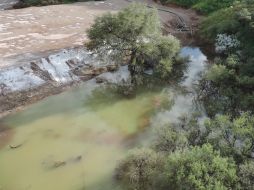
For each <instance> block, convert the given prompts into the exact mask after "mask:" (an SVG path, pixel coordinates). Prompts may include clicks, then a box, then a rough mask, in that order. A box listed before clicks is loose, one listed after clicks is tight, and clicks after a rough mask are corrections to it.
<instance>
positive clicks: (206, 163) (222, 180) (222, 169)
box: [164, 144, 237, 190]
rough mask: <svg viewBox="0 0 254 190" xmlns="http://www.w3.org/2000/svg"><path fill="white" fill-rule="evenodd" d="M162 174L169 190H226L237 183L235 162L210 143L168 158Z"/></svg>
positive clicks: (178, 152)
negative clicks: (222, 155)
mask: <svg viewBox="0 0 254 190" xmlns="http://www.w3.org/2000/svg"><path fill="white" fill-rule="evenodd" d="M164 173H165V176H166V180H165V182H166V184H167V185H168V189H172V190H173V189H177V190H193V189H195V190H214V189H218V190H226V189H235V187H236V184H237V175H236V166H235V163H234V162H233V161H232V159H229V158H223V157H221V156H220V154H219V152H217V151H214V150H213V148H212V146H211V145H209V144H205V145H203V146H202V147H193V148H191V149H190V150H184V151H176V152H175V153H173V154H171V155H169V157H168V159H167V161H166V167H165V172H164Z"/></svg>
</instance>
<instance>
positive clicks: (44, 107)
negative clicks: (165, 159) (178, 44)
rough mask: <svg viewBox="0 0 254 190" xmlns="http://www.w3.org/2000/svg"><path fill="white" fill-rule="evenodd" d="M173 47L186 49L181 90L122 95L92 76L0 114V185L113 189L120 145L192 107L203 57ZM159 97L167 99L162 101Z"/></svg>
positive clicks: (19, 189)
mask: <svg viewBox="0 0 254 190" xmlns="http://www.w3.org/2000/svg"><path fill="white" fill-rule="evenodd" d="M181 54H182V55H183V56H190V62H189V64H188V69H187V71H186V73H185V79H184V80H183V81H182V82H181V84H180V86H181V87H183V88H185V89H186V90H187V91H188V92H189V93H181V92H180V91H178V90H175V89H174V88H172V87H171V86H166V87H161V89H160V90H156V91H152V90H150V91H145V92H144V91H142V92H141V93H139V94H137V96H136V97H135V98H131V99H124V98H120V97H117V96H114V94H113V93H112V94H111V93H110V92H105V91H103V88H102V86H101V84H97V83H96V81H95V79H92V80H89V81H87V82H85V83H84V84H82V85H81V86H79V87H75V88H73V89H71V90H69V91H67V92H64V93H62V94H59V95H56V96H51V97H48V98H46V99H44V100H42V101H40V102H38V103H36V104H33V105H31V106H29V107H28V108H27V109H26V110H24V111H22V112H19V113H16V114H13V115H11V116H8V117H6V118H4V119H2V120H1V121H0V168H1V169H0V189H1V190H29V189H31V190H45V189H52V190H60V189H61V190H81V189H83V190H84V189H86V190H102V189H103V190H114V189H119V187H118V186H117V185H116V184H115V183H114V180H113V179H112V176H113V172H114V168H115V167H116V166H117V162H118V161H119V160H120V159H121V158H123V157H124V156H125V155H126V154H127V152H128V150H129V149H131V148H134V147H138V146H140V145H141V144H144V142H147V141H148V140H149V139H152V136H151V135H152V134H153V133H151V131H153V129H154V128H155V127H157V126H160V125H164V124H166V123H169V122H175V121H177V118H178V117H179V116H181V115H182V114H184V113H188V112H190V111H191V110H192V109H197V104H195V103H194V99H195V88H194V86H195V83H196V82H197V80H198V79H199V73H200V72H202V71H204V70H205V68H206V56H205V55H204V54H203V53H202V52H201V51H200V50H199V48H191V47H185V48H183V49H182V52H181ZM102 75H103V77H104V78H107V79H108V80H113V81H116V80H121V79H124V78H126V77H128V70H127V68H126V67H122V68H120V70H119V71H118V72H116V73H105V74H102ZM162 101H163V102H174V104H173V105H172V106H168V107H163V108H162V107H161V106H160V104H161V103H162ZM169 104H170V103H169Z"/></svg>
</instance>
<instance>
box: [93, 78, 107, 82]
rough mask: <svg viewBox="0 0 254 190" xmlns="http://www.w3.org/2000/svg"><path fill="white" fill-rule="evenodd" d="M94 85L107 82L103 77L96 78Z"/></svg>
mask: <svg viewBox="0 0 254 190" xmlns="http://www.w3.org/2000/svg"><path fill="white" fill-rule="evenodd" d="M95 80H96V83H104V82H108V80H107V79H106V78H105V77H96V79H95Z"/></svg>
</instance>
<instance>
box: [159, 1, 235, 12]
mask: <svg viewBox="0 0 254 190" xmlns="http://www.w3.org/2000/svg"><path fill="white" fill-rule="evenodd" d="M235 1H236V0H220V1H218V0H161V2H162V3H164V4H167V3H175V4H177V5H181V6H185V7H192V8H194V9H196V10H197V11H199V12H201V13H204V14H209V13H212V12H214V11H217V10H219V9H223V8H226V7H229V6H231V5H232V4H233V3H234V2H235Z"/></svg>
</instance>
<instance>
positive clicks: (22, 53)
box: [0, 0, 199, 118]
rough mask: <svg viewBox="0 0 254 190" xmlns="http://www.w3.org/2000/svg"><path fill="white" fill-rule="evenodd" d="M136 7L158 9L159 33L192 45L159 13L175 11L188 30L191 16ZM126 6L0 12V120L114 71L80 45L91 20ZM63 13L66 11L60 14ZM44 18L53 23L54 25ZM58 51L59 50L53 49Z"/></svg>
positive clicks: (190, 36) (179, 10) (189, 38)
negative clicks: (160, 26) (160, 30)
mask: <svg viewBox="0 0 254 190" xmlns="http://www.w3.org/2000/svg"><path fill="white" fill-rule="evenodd" d="M141 2H144V3H147V4H149V6H150V5H155V6H157V7H158V9H160V11H159V14H160V17H161V21H162V23H163V27H164V31H165V34H168V33H170V34H172V35H174V36H177V37H178V38H180V40H181V41H182V44H183V45H190V44H193V43H195V38H194V34H191V33H189V32H185V31H181V30H180V29H179V28H177V27H176V24H177V23H178V22H179V17H178V16H176V15H175V14H171V13H168V12H166V11H165V10H164V8H167V9H166V10H169V11H171V12H173V13H175V12H177V13H178V14H179V15H180V17H181V18H183V19H184V21H185V22H186V23H188V25H193V24H192V21H191V20H193V21H194V20H195V26H196V24H197V23H198V22H199V17H198V15H196V14H195V13H194V12H193V11H191V10H185V9H182V8H178V7H173V8H170V7H163V6H162V5H156V4H155V3H154V2H153V1H141ZM128 4H129V2H128V1H122V2H119V1H115V0H109V1H106V2H104V1H103V2H83V3H75V4H68V5H54V6H46V7H30V8H26V9H19V10H6V11H0V21H1V23H2V24H1V27H0V30H1V32H2V33H1V34H0V54H1V55H2V57H1V58H0V61H1V64H0V69H1V70H0V79H1V80H0V81H1V83H0V105H1V106H0V113H1V114H0V118H1V117H3V116H6V115H8V114H10V113H13V112H16V111H17V110H22V109H24V107H25V106H26V105H29V104H32V103H35V102H37V101H39V100H41V99H43V98H45V97H47V96H50V95H54V94H58V93H61V92H63V91H65V90H67V89H69V88H70V87H71V86H73V85H79V84H80V82H82V81H86V80H88V79H91V78H93V77H95V76H97V75H99V74H101V73H103V72H107V71H112V69H113V70H114V68H112V65H111V64H110V63H104V64H100V63H101V61H98V60H93V58H92V57H89V56H90V53H89V52H85V50H84V49H83V47H82V44H83V43H84V41H85V40H86V30H87V29H88V28H89V27H90V25H91V23H92V22H93V20H94V18H95V17H96V16H98V15H101V14H103V13H104V12H107V11H110V12H115V11H117V10H120V9H122V8H124V7H126V6H127V5H128ZM67 9H68V10H70V11H67V13H66V10H67ZM63 15H64V16H63ZM194 17H195V18H196V19H194ZM7 18H8V19H7ZM50 18H55V19H54V22H53V21H52V19H50ZM84 18H86V19H84ZM193 32H195V31H194V30H193ZM62 48H65V49H64V50H57V49H62ZM86 59H87V60H86ZM102 62H103V61H102ZM105 64H106V65H108V66H106V65H105ZM110 65H111V66H110Z"/></svg>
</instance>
